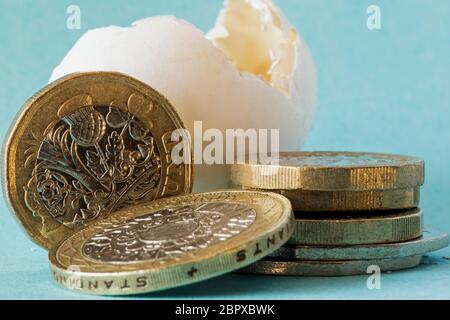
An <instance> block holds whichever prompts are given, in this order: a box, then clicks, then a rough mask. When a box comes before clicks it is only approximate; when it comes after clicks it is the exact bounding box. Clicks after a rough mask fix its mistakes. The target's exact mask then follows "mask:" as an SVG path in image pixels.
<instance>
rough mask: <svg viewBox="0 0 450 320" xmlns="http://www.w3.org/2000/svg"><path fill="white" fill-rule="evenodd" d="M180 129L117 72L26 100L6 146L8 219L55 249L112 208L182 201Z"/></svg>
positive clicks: (78, 79)
mask: <svg viewBox="0 0 450 320" xmlns="http://www.w3.org/2000/svg"><path fill="white" fill-rule="evenodd" d="M177 129H184V125H183V123H182V121H181V120H180V118H179V117H178V115H177V113H176V112H175V110H174V108H173V107H172V106H171V105H170V103H169V102H168V101H167V100H166V99H165V98H164V97H163V96H161V95H160V94H159V93H157V92H156V91H155V90H153V89H152V88H150V87H149V86H147V85H145V84H143V83H141V82H139V81H137V80H135V79H133V78H130V77H128V76H126V75H122V74H118V73H107V72H97V73H84V74H74V75H69V76H67V77H65V78H63V79H61V80H58V81H56V82H55V83H52V84H50V85H49V86H48V87H46V88H44V89H43V90H41V91H40V92H38V93H37V94H36V95H34V96H33V97H32V98H31V99H30V100H28V101H27V102H26V103H25V105H24V106H23V109H22V110H21V112H20V114H19V115H18V118H17V120H16V121H15V123H14V124H13V125H12V128H11V130H10V134H9V136H8V138H7V140H6V143H5V147H4V153H5V157H4V177H5V181H4V191H5V194H6V197H5V198H6V199H7V200H8V202H9V205H10V207H11V211H12V212H13V213H14V214H15V215H16V216H17V217H18V219H19V221H20V223H21V224H22V226H23V227H24V228H25V230H26V231H27V232H28V234H29V235H30V236H31V238H32V239H33V240H34V241H35V242H37V243H38V244H40V245H42V246H44V247H46V248H51V247H52V246H53V245H54V244H55V243H57V242H59V241H60V240H61V239H63V237H64V236H66V235H68V234H70V233H72V232H73V231H74V230H77V229H79V228H80V227H82V226H84V225H86V224H87V223H89V222H92V221H94V220H97V219H99V218H104V217H106V216H108V215H109V214H110V213H111V212H114V211H116V210H118V209H121V208H125V207H128V206H130V205H135V204H138V203H142V202H148V201H152V200H155V199H158V198H162V197H167V196H173V195H178V194H182V193H188V192H190V191H191V188H192V168H191V165H190V164H184V163H182V164H175V162H173V161H172V159H171V151H172V149H173V147H174V145H175V144H176V143H173V142H171V134H172V132H173V131H174V130H177Z"/></svg>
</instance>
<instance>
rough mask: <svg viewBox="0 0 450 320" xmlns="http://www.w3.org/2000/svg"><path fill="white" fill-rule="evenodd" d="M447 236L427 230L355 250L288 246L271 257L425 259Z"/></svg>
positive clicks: (443, 244)
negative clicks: (410, 236)
mask: <svg viewBox="0 0 450 320" xmlns="http://www.w3.org/2000/svg"><path fill="white" fill-rule="evenodd" d="M448 244H449V237H448V234H447V233H445V232H441V231H438V230H435V229H433V228H431V227H428V226H426V227H425V230H424V233H423V236H422V237H420V238H418V239H414V240H410V241H404V242H397V243H386V244H369V245H353V246H307V245H286V246H283V247H281V248H280V249H279V250H277V251H275V252H274V253H272V254H271V255H270V257H271V258H274V259H281V260H370V259H393V258H402V257H410V256H417V255H422V254H425V253H428V252H432V251H436V250H439V249H443V248H445V247H447V246H448Z"/></svg>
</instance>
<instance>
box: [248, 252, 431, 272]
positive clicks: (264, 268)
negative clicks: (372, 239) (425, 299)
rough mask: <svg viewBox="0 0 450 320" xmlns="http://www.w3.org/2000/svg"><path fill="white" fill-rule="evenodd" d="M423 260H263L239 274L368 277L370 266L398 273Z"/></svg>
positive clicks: (411, 258) (417, 257) (405, 258)
mask: <svg viewBox="0 0 450 320" xmlns="http://www.w3.org/2000/svg"><path fill="white" fill-rule="evenodd" d="M421 258H422V257H421V256H412V257H403V258H397V259H377V260H348V261H306V260H305V261H299V260H297V261H278V260H273V259H263V260H260V261H257V262H256V263H254V264H252V265H251V266H249V267H246V268H243V269H241V270H239V273H245V274H262V275H276V276H310V277H315V276H317V277H338V276H352V275H367V274H368V270H370V269H368V268H369V267H370V266H377V267H379V268H380V271H382V272H387V271H396V270H402V269H408V268H414V267H417V266H418V265H419V264H420V261H421Z"/></svg>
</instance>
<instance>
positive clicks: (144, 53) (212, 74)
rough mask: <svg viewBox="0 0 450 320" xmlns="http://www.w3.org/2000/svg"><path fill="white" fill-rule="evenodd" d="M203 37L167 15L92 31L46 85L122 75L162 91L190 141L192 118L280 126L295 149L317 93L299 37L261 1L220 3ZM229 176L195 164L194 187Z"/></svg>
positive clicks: (288, 147) (219, 125)
mask: <svg viewBox="0 0 450 320" xmlns="http://www.w3.org/2000/svg"><path fill="white" fill-rule="evenodd" d="M236 10H238V12H239V14H238V15H236ZM239 16H242V18H239ZM255 17H258V20H255ZM230 24H231V25H230ZM231 26H232V27H231ZM240 28H242V29H241V30H240ZM240 31H242V32H240ZM242 34H245V37H243V36H242ZM252 37H254V38H253V43H254V45H253V46H249V44H248V40H249V38H250V39H252ZM208 38H209V39H208ZM208 38H206V37H205V35H204V34H203V32H201V31H200V30H199V29H197V28H196V27H194V26H193V25H191V24H189V23H187V22H185V21H182V20H178V19H176V18H175V17H172V16H158V17H151V18H147V19H144V20H141V21H138V22H135V23H134V24H133V26H132V27H127V28H122V27H117V26H110V27H106V28H100V29H95V30H91V31H88V32H87V33H86V34H84V35H83V36H82V37H81V39H79V41H78V42H77V43H76V44H75V46H74V47H73V48H72V49H71V50H70V51H69V53H68V54H67V55H66V57H65V58H64V59H63V61H62V62H61V63H60V65H59V66H58V67H56V69H55V70H54V71H53V74H52V76H51V79H50V82H52V81H54V80H56V79H58V78H60V77H63V76H65V75H67V74H70V73H73V72H89V71H116V72H121V73H125V74H127V75H129V76H132V77H134V78H136V79H139V80H141V81H142V82H144V83H146V84H148V85H149V86H151V87H152V88H154V89H155V90H157V91H159V92H160V93H161V94H163V95H164V96H165V97H166V98H167V99H168V100H169V101H170V102H171V104H172V105H173V106H174V107H175V109H176V110H177V111H178V113H179V115H180V117H181V118H182V120H183V122H184V124H185V125H186V127H187V128H188V129H189V131H190V133H191V135H192V137H193V138H194V136H193V135H194V132H193V126H194V121H202V123H203V131H205V130H206V129H209V128H216V129H219V130H221V131H222V132H223V133H224V136H225V129H236V128H243V129H245V130H246V129H249V128H255V129H279V130H280V149H281V150H283V151H294V150H298V149H299V148H300V146H301V144H302V143H303V141H304V138H305V136H306V134H307V133H308V131H309V130H310V127H311V125H312V120H313V115H314V110H315V105H316V95H317V84H316V69H315V65H314V61H313V58H312V56H311V54H310V51H309V49H308V47H307V46H306V44H305V43H304V41H303V40H302V39H301V38H300V37H299V36H298V34H297V33H296V32H295V30H294V29H293V28H291V27H290V26H289V24H288V23H287V21H286V20H285V19H284V18H283V17H282V15H281V13H280V12H279V10H278V9H276V8H275V7H274V6H273V5H272V3H271V2H270V1H268V0H256V1H255V0H229V1H227V3H226V6H225V8H224V9H223V10H222V12H221V14H220V16H219V19H218V22H217V24H216V27H215V28H214V29H213V30H212V31H211V32H210V33H209V36H208ZM244 43H246V44H245V45H244ZM242 50H243V51H242ZM251 61H256V62H258V61H260V62H261V64H260V65H262V67H261V66H255V64H254V65H252V63H251ZM228 178H229V177H228V168H227V167H226V166H220V165H206V164H203V165H196V166H195V168H194V190H195V191H203V190H209V189H215V188H225V187H227V185H228V180H229V179H228Z"/></svg>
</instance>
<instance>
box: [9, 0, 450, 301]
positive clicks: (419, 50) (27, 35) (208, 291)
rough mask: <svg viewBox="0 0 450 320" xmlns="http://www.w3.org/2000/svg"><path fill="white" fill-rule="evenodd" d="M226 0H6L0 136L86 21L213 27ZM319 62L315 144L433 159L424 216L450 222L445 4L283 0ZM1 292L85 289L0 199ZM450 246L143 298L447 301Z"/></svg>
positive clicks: (48, 295)
mask: <svg viewBox="0 0 450 320" xmlns="http://www.w3.org/2000/svg"><path fill="white" fill-rule="evenodd" d="M221 2H222V1H221V0H219V1H212V0H207V1H206V0H190V1H182V0H171V1H149V0H147V1H144V0H127V1H118V0H117V1H112V0H108V1H106V0H102V1H89V0H71V1H67V0H58V1H56V0H28V1H25V0H10V1H8V0H0V68H1V69H0V71H1V72H0V111H1V113H0V115H1V118H0V119H1V122H0V136H2V137H3V136H4V135H5V133H6V131H7V128H8V127H9V125H10V123H11V121H12V119H13V117H14V116H15V114H16V112H17V111H18V110H19V108H20V106H21V104H22V103H23V102H24V101H25V100H26V99H27V98H28V97H29V96H31V95H32V94H34V93H35V92H36V91H37V90H39V89H40V88H42V87H43V86H45V85H46V83H47V81H48V78H49V76H50V73H51V71H52V69H53V68H54V67H55V66H56V65H57V64H58V63H59V62H60V60H61V59H62V58H63V56H64V55H65V53H66V52H67V51H68V50H69V49H70V48H71V47H72V46H73V44H74V42H75V41H76V40H77V39H78V38H79V37H80V36H81V35H82V34H83V33H84V32H86V31H87V30H88V29H91V28H95V27H100V26H105V25H111V24H116V25H121V26H128V25H130V23H132V22H133V21H135V20H138V19H140V18H143V17H146V16H151V15H162V14H174V15H176V16H178V17H180V18H183V19H186V20H188V21H190V22H192V23H194V24H195V25H197V26H198V27H200V28H201V29H203V30H205V31H207V30H208V29H209V28H210V27H212V26H213V24H214V21H215V17H216V15H217V13H218V10H219V9H220V7H221V5H222V3H221ZM70 4H77V5H79V6H80V8H81V10H82V29H81V30H68V29H67V28H66V19H67V14H66V8H67V7H68V6H69V5H70ZM277 4H278V5H279V7H281V8H282V9H283V11H284V12H285V14H286V15H287V17H288V18H289V19H290V20H291V22H292V23H294V24H295V25H296V26H297V28H298V30H299V31H300V33H301V34H302V35H303V37H304V38H305V40H306V41H307V43H308V44H309V46H310V47H311V50H312V52H313V55H314V57H315V59H316V63H317V66H318V73H319V90H320V92H319V104H318V111H317V117H316V121H315V126H314V129H313V131H312V132H311V134H310V136H309V137H308V140H307V143H306V146H305V149H308V150H355V151H376V152H392V153H404V154H410V155H416V156H420V157H423V158H424V159H425V160H426V170H427V175H426V184H425V186H424V188H423V193H422V207H423V209H424V211H425V217H426V223H427V224H432V225H434V226H437V227H440V228H441V229H444V230H445V231H449V230H450V212H449V208H450V196H449V195H450V170H449V164H450V163H449V157H450V126H449V125H450V76H449V71H450V22H449V21H450V1H448V0H408V1H406V0H402V1H401V0H371V1H366V0H358V1H352V0H345V1H344V0H326V1H325V0H295V1H294V0H278V1H277ZM371 4H377V5H379V6H380V7H381V10H382V30H379V31H369V30H368V29H367V28H366V19H367V14H366V9H367V7H368V6H369V5H371ZM0 214H1V218H0V243H1V244H2V246H1V248H0V256H1V257H0V298H21V299H27V298H38V299H73V298H81V299H83V298H89V297H87V296H83V295H77V294H74V293H71V292H68V291H64V290H62V289H59V288H58V287H57V286H56V285H55V284H53V282H52V280H51V277H50V273H49V272H48V266H47V260H46V252H45V251H43V250H41V249H39V248H38V247H37V246H36V245H34V244H33V243H32V242H31V241H29V240H28V238H27V237H26V236H25V235H24V234H23V233H22V231H21V230H20V228H19V227H18V226H17V225H16V223H15V222H14V220H13V218H12V217H11V215H10V214H9V212H8V210H7V208H6V206H5V204H4V203H3V201H1V202H0ZM444 256H447V257H448V256H450V250H448V249H446V250H442V251H440V252H437V253H435V254H432V255H430V256H429V259H427V260H426V261H427V262H426V263H425V264H423V265H422V266H421V267H420V268H417V269H413V270H407V271H402V272H394V273H390V274H385V275H383V277H382V289H381V290H368V289H367V287H366V280H367V277H366V276H359V277H343V278H279V277H260V276H241V275H227V276H223V277H220V278H217V279H213V280H210V281H206V282H204V283H200V284H197V285H192V286H187V287H183V288H180V289H175V290H170V291H165V292H161V293H156V294H151V295H147V296H146V298H192V299H195V298H213V299H215V298H218V299H221V298H232V299H253V298H258V299H266V298H271V299H278V298H302V299H303V298H313V299H315V298H325V299H331V298H337V299H365V298H368V299H372V298H374V299H378V298H386V299H391V298H392V299H400V298H416V299H417V298H418V299H422V298H423V299H431V298H447V299H448V298H450V289H449V288H450V263H449V261H448V260H445V259H443V258H442V257H444Z"/></svg>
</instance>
